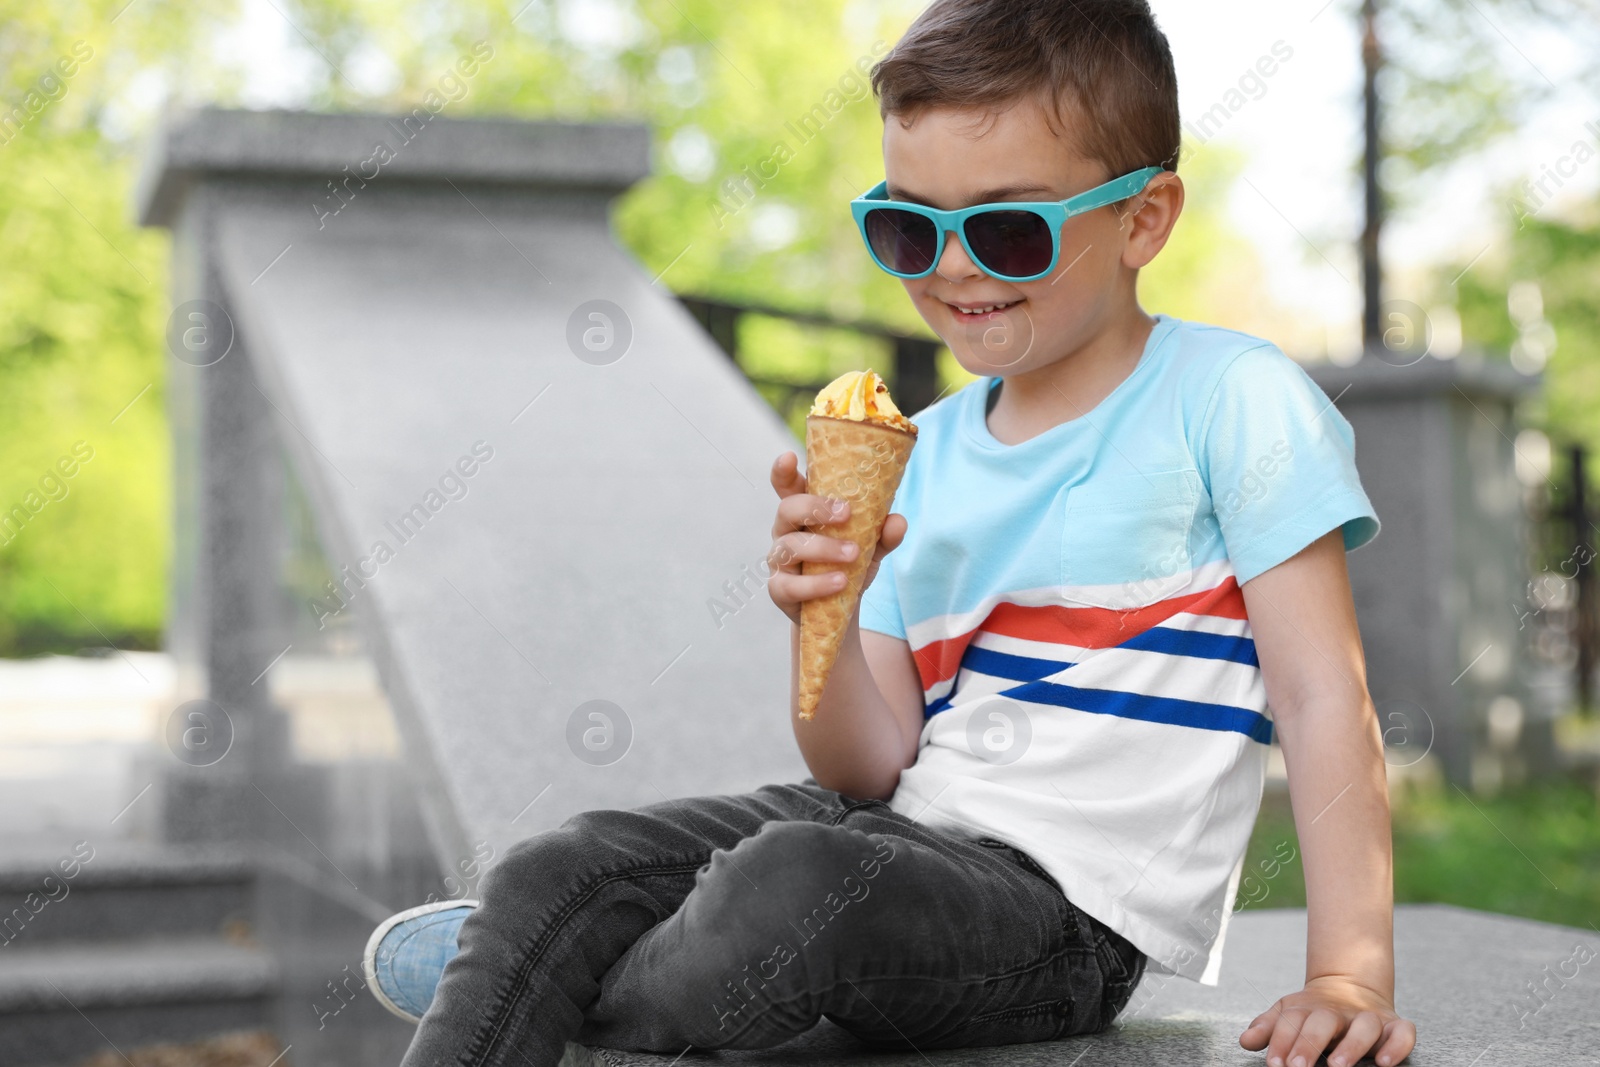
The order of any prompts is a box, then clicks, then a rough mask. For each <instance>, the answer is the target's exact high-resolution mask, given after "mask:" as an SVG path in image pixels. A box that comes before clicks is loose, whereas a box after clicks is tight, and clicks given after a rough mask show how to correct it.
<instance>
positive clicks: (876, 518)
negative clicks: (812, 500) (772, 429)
mask: <svg viewBox="0 0 1600 1067" xmlns="http://www.w3.org/2000/svg"><path fill="white" fill-rule="evenodd" d="M916 443H917V439H916V435H915V434H911V433H907V432H906V431H904V430H900V429H896V428H895V427H893V426H887V425H885V424H883V423H879V422H861V421H857V420H854V419H836V418H832V417H830V416H826V415H808V416H807V417H806V492H808V493H812V494H815V495H817V496H826V497H833V498H835V499H839V500H848V501H849V502H850V517H849V519H847V520H846V521H845V522H842V523H830V524H827V525H820V526H808V527H806V528H807V529H809V530H814V531H816V532H818V533H825V534H827V535H829V536H831V537H838V538H841V539H844V540H849V541H854V542H855V544H856V548H857V549H859V550H860V551H859V552H857V554H856V558H855V559H853V560H850V561H849V562H847V563H819V562H814V561H811V560H802V561H801V563H800V573H801V574H825V573H828V572H831V571H844V572H845V573H846V574H847V575H849V580H848V581H847V582H846V583H845V587H844V588H843V589H842V590H840V591H839V592H837V593H834V594H832V595H831V596H825V597H818V598H816V599H814V600H804V601H801V603H800V717H801V718H802V719H809V718H811V717H812V716H813V715H814V714H816V710H817V704H818V702H819V701H820V700H821V699H822V691H823V689H824V688H825V687H826V686H827V684H828V675H829V673H830V672H831V671H832V670H833V664H834V662H835V661H836V660H837V659H838V658H839V649H840V647H842V645H843V644H844V635H845V631H846V630H847V629H848V628H849V624H850V619H851V616H852V615H854V613H855V610H856V605H857V604H858V603H859V602H860V600H861V587H862V581H863V579H864V578H865V577H866V573H867V568H868V567H869V566H871V564H872V556H873V553H874V552H876V551H877V548H878V536H879V534H881V533H882V532H883V520H884V519H886V518H888V515H889V507H890V505H891V504H892V503H893V502H894V494H895V492H896V491H897V490H898V489H899V488H900V478H901V476H902V475H904V474H905V470H906V461H907V460H909V459H910V458H911V448H912V446H913V445H915V444H916Z"/></svg>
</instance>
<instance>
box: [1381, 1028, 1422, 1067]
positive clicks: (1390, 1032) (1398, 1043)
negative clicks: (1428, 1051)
mask: <svg viewBox="0 0 1600 1067" xmlns="http://www.w3.org/2000/svg"><path fill="white" fill-rule="evenodd" d="M1384 1030H1385V1031H1386V1034H1387V1036H1386V1037H1385V1038H1384V1042H1383V1045H1382V1047H1380V1048H1379V1049H1378V1051H1377V1052H1376V1053H1375V1054H1374V1055H1373V1057H1372V1058H1373V1059H1375V1060H1377V1061H1378V1063H1380V1064H1381V1065H1382V1067H1394V1065H1395V1064H1397V1063H1399V1062H1400V1061H1401V1060H1403V1059H1405V1058H1406V1057H1407V1056H1408V1055H1410V1054H1411V1050H1412V1049H1413V1048H1416V1046H1417V1027H1416V1024H1414V1023H1413V1022H1412V1021H1411V1020H1410V1019H1396V1020H1394V1021H1393V1022H1391V1023H1390V1024H1389V1025H1388V1026H1386V1027H1384Z"/></svg>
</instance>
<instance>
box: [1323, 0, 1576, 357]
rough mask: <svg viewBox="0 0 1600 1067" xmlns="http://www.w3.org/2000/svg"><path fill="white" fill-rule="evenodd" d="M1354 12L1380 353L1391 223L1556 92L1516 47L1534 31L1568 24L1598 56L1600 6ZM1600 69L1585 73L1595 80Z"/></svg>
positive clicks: (1409, 7)
mask: <svg viewBox="0 0 1600 1067" xmlns="http://www.w3.org/2000/svg"><path fill="white" fill-rule="evenodd" d="M1353 13H1354V16H1355V18H1356V19H1357V22H1358V25H1359V27H1360V39H1361V49H1362V64H1363V68H1364V70H1365V79H1364V83H1363V90H1362V105H1363V110H1364V127H1365V146H1364V150H1363V154H1362V158H1361V159H1360V160H1359V161H1358V162H1359V165H1360V167H1361V169H1362V182H1363V186H1364V199H1365V214H1366V220H1365V225H1364V228H1363V231H1362V234H1361V238H1360V247H1361V262H1362V275H1363V279H1362V281H1363V290H1364V295H1365V303H1364V309H1363V314H1362V325H1363V331H1362V332H1363V336H1364V338H1365V339H1366V342H1367V344H1368V345H1373V344H1378V343H1380V337H1381V335H1382V332H1383V330H1384V329H1385V328H1386V327H1387V326H1388V325H1389V324H1386V323H1383V322H1381V321H1380V307H1381V303H1382V300H1383V299H1384V295H1383V293H1382V292H1381V285H1380V275H1381V264H1380V258H1379V252H1380V236H1381V231H1382V228H1383V224H1384V220H1385V218H1386V217H1387V215H1388V214H1389V213H1390V212H1391V211H1392V210H1395V209H1396V208H1399V209H1401V210H1405V209H1411V208H1416V207H1418V206H1423V207H1425V206H1427V204H1428V203H1429V199H1430V198H1429V193H1430V192H1431V188H1432V185H1433V183H1435V182H1437V180H1438V179H1439V176H1440V172H1441V170H1442V169H1443V168H1445V167H1446V166H1449V165H1454V164H1459V163H1461V162H1462V161H1463V160H1466V159H1470V158H1471V157H1472V156H1473V155H1475V154H1477V153H1479V152H1482V151H1485V150H1487V149H1489V148H1491V147H1492V146H1493V145H1494V144H1495V143H1496V142H1497V141H1498V140H1499V139H1500V138H1501V137H1502V136H1504V135H1505V134H1508V133H1510V132H1512V131H1514V130H1516V129H1517V128H1518V127H1519V126H1520V125H1521V123H1522V122H1523V121H1524V119H1525V118H1526V117H1527V115H1528V114H1529V112H1530V111H1531V109H1532V108H1534V107H1535V106H1537V105H1538V104H1540V103H1542V102H1544V101H1545V100H1546V99H1547V98H1548V97H1549V96H1550V94H1551V93H1552V92H1553V91H1554V90H1555V89H1556V88H1557V86H1556V83H1555V82H1554V81H1552V80H1551V78H1550V77H1549V75H1548V74H1546V72H1545V71H1544V70H1543V69H1541V67H1540V66H1539V63H1538V62H1536V61H1535V60H1534V59H1532V58H1530V57H1529V55H1528V54H1527V53H1526V52H1525V51H1523V49H1521V48H1519V47H1518V46H1517V44H1516V43H1515V41H1514V38H1521V39H1523V40H1524V41H1526V40H1527V37H1528V34H1527V32H1526V31H1527V30H1528V28H1529V26H1530V25H1532V24H1535V23H1538V24H1542V25H1544V26H1546V27H1548V26H1562V27H1566V28H1568V30H1569V32H1570V33H1572V34H1574V35H1575V36H1576V37H1577V39H1578V41H1579V42H1580V46H1581V47H1583V48H1585V49H1586V54H1588V55H1591V56H1592V55H1594V54H1596V51H1597V49H1596V45H1597V44H1600V0H1356V3H1355V4H1354V11H1353ZM1508 27H1509V32H1508ZM1597 69H1600V68H1594V67H1591V68H1590V69H1589V70H1587V71H1586V74H1587V75H1588V78H1589V80H1590V82H1591V83H1592V82H1593V77H1594V75H1595V73H1596V71H1597Z"/></svg>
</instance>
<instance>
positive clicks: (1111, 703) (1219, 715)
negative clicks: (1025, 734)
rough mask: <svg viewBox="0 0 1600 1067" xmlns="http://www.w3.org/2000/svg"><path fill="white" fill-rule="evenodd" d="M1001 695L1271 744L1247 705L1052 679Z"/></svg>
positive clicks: (1261, 718) (1265, 722) (1268, 730)
mask: <svg viewBox="0 0 1600 1067" xmlns="http://www.w3.org/2000/svg"><path fill="white" fill-rule="evenodd" d="M1000 695H1001V696H1007V697H1015V698H1017V699H1018V700H1026V701H1029V702H1030V703H1034V704H1054V705H1056V706H1058V707H1063V708H1073V709H1076V710H1078V711H1087V712H1092V713H1094V714H1096V715H1118V716H1121V717H1122V718H1125V719H1139V720H1141V721H1143V722H1160V723H1167V724H1170V725H1172V726H1192V727H1194V728H1196V729H1200V730H1232V731H1236V732H1238V733H1241V734H1244V735H1245V736H1246V737H1248V738H1250V739H1251V740H1253V741H1259V742H1261V743H1262V744H1263V745H1267V744H1271V743H1272V720H1271V719H1268V718H1267V717H1266V716H1265V715H1262V714H1260V713H1258V712H1254V711H1251V710H1250V709H1249V708H1236V707H1233V706H1231V705H1228V704H1210V703H1206V702H1203V701H1199V700H1180V699H1178V698H1176V697H1154V696H1145V695H1144V694H1142V693H1125V692H1122V691H1121V690H1118V689H1080V688H1078V687H1077V686H1071V685H1059V684H1057V683H1055V682H1028V683H1026V684H1023V685H1018V686H1013V687H1012V688H1010V689H1007V690H1005V691H1004V692H1002V693H1001V694H1000Z"/></svg>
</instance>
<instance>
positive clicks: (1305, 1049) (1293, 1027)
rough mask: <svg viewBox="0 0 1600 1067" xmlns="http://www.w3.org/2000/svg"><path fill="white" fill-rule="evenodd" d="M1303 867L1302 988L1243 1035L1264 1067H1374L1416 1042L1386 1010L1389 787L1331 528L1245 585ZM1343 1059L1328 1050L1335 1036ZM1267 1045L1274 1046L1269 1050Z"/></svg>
mask: <svg viewBox="0 0 1600 1067" xmlns="http://www.w3.org/2000/svg"><path fill="white" fill-rule="evenodd" d="M1243 592H1244V601H1245V610H1246V612H1247V614H1248V616H1249V619H1250V628H1251V631H1252V633H1253V634H1254V637H1255V644H1256V654H1257V658H1258V659H1259V660H1260V663H1261V676H1262V683H1263V684H1264V686H1265V687H1266V691H1267V703H1268V705H1269V706H1270V707H1271V709H1272V713H1273V719H1274V722H1275V728H1276V730H1277V733H1278V737H1279V743H1280V744H1281V746H1282V748H1283V755H1284V762H1285V764H1286V765H1287V768H1288V774H1289V793H1290V797H1291V799H1292V801H1293V804H1294V818H1295V828H1296V830H1297V832H1298V834H1299V838H1300V851H1301V855H1302V857H1303V861H1304V864H1305V880H1306V912H1307V938H1306V984H1305V988H1304V989H1303V990H1302V991H1300V992H1298V993H1294V994H1291V995H1289V996H1285V997H1283V998H1282V999H1280V1000H1279V1001H1278V1002H1277V1003H1275V1004H1274V1005H1273V1006H1272V1007H1271V1008H1269V1009H1268V1010H1267V1011H1265V1012H1263V1013H1262V1014H1261V1015H1259V1016H1257V1017H1256V1018H1255V1019H1254V1020H1253V1021H1252V1022H1251V1024H1250V1027H1249V1028H1248V1029H1246V1030H1245V1031H1244V1033H1243V1034H1241V1035H1240V1038H1239V1043H1240V1045H1241V1046H1243V1047H1244V1048H1246V1049H1250V1050H1252V1051H1254V1050H1258V1049H1260V1048H1262V1047H1263V1046H1267V1065H1268V1067H1308V1065H1310V1064H1314V1063H1316V1062H1317V1057H1318V1055H1319V1054H1321V1053H1322V1052H1323V1051H1324V1050H1325V1049H1328V1063H1329V1064H1330V1065H1331V1067H1347V1065H1349V1064H1353V1063H1355V1062H1356V1060H1358V1059H1359V1058H1360V1057H1361V1056H1363V1055H1365V1054H1368V1053H1369V1051H1370V1053H1371V1054H1372V1055H1373V1057H1374V1059H1376V1061H1377V1062H1378V1063H1379V1064H1380V1065H1381V1067H1391V1065H1392V1064H1395V1063H1398V1062H1399V1061H1400V1060H1401V1059H1403V1058H1404V1057H1405V1056H1406V1055H1407V1054H1408V1053H1410V1051H1411V1049H1412V1047H1413V1046H1414V1045H1415V1044H1416V1027H1415V1025H1413V1024H1412V1023H1411V1022H1410V1021H1409V1020H1406V1019H1402V1018H1401V1017H1400V1016H1399V1015H1397V1014H1396V1013H1395V1010H1394V934H1393V925H1394V879H1393V864H1392V853H1391V836H1390V824H1389V792H1388V780H1387V777H1386V775H1385V771H1384V759H1383V740H1382V735H1381V733H1380V731H1379V728H1378V721H1377V714H1376V712H1375V710H1374V708H1373V706H1372V699H1371V697H1370V696H1369V694H1368V692H1367V677H1366V662H1365V659H1364V657H1363V655H1362V650H1361V635H1360V631H1359V630H1358V629H1357V626H1356V614H1355V605H1354V603H1353V601H1352V597H1351V593H1350V579H1349V575H1348V572H1347V570H1346V568H1345V549H1344V539H1343V535H1342V533H1341V531H1340V530H1339V529H1334V530H1332V531H1330V532H1329V533H1327V534H1326V535H1324V536H1322V537H1321V538H1318V539H1317V540H1316V541H1314V542H1313V543H1312V544H1310V545H1309V546H1307V547H1306V548H1305V549H1303V550H1302V551H1301V552H1299V553H1298V554H1297V555H1295V556H1293V557H1291V558H1290V559H1288V560H1285V561H1284V562H1283V563H1281V564H1279V565H1278V566H1276V567H1273V568H1271V569H1270V570H1267V571H1265V572H1263V573H1262V574H1260V575H1259V576H1257V577H1255V578H1253V579H1251V580H1250V581H1248V582H1246V583H1245V585H1244V586H1243ZM1341 1035H1342V1036H1343V1040H1342V1041H1340V1042H1339V1043H1338V1045H1337V1047H1335V1048H1332V1049H1329V1046H1330V1045H1331V1044H1332V1043H1333V1042H1334V1041H1335V1040H1336V1039H1338V1038H1339V1037H1340V1036H1341ZM1269 1038H1270V1040H1269Z"/></svg>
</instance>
